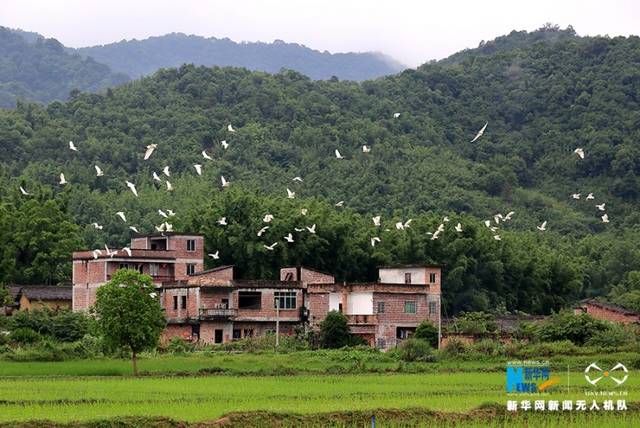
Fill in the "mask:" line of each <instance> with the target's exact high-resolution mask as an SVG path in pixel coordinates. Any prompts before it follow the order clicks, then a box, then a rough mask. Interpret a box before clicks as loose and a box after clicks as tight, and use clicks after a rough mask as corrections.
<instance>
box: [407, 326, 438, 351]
mask: <svg viewBox="0 0 640 428" xmlns="http://www.w3.org/2000/svg"><path fill="white" fill-rule="evenodd" d="M413 337H414V338H416V339H422V340H425V341H426V342H427V343H428V344H429V345H431V347H432V348H437V347H438V327H436V326H435V325H433V323H432V322H430V321H427V320H424V321H422V322H421V323H420V325H418V327H417V328H416V331H415V332H414V333H413Z"/></svg>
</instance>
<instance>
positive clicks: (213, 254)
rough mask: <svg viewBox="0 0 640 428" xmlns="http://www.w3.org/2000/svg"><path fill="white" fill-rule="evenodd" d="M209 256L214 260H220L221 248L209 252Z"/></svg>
mask: <svg viewBox="0 0 640 428" xmlns="http://www.w3.org/2000/svg"><path fill="white" fill-rule="evenodd" d="M209 257H211V258H212V259H213V260H218V259H219V258H220V250H218V251H216V252H215V253H209Z"/></svg>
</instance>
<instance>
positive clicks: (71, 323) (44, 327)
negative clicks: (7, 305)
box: [10, 308, 90, 342]
mask: <svg viewBox="0 0 640 428" xmlns="http://www.w3.org/2000/svg"><path fill="white" fill-rule="evenodd" d="M89 323H90V321H89V316H88V315H86V314H84V313H82V312H72V311H69V310H61V311H55V312H54V311H51V310H50V309H48V308H45V309H42V310H35V311H17V312H14V314H13V315H12V316H11V319H10V329H12V330H15V329H20V328H28V329H31V330H33V331H35V332H37V333H39V334H41V335H43V336H49V337H52V338H54V339H56V340H58V341H61V342H74V341H77V340H80V339H82V337H83V336H84V335H85V334H87V333H89Z"/></svg>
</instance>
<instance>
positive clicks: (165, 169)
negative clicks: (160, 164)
mask: <svg viewBox="0 0 640 428" xmlns="http://www.w3.org/2000/svg"><path fill="white" fill-rule="evenodd" d="M162 173H163V174H164V175H166V176H167V177H171V173H170V172H169V166H168V165H167V166H165V167H164V168H162Z"/></svg>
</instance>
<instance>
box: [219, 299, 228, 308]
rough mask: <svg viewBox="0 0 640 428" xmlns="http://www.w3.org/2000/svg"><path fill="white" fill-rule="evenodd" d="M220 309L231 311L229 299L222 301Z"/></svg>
mask: <svg viewBox="0 0 640 428" xmlns="http://www.w3.org/2000/svg"><path fill="white" fill-rule="evenodd" d="M219 309H229V299H222V303H221V308H219Z"/></svg>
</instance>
